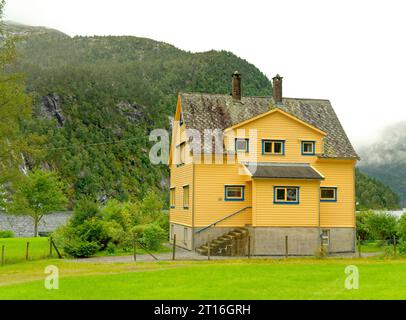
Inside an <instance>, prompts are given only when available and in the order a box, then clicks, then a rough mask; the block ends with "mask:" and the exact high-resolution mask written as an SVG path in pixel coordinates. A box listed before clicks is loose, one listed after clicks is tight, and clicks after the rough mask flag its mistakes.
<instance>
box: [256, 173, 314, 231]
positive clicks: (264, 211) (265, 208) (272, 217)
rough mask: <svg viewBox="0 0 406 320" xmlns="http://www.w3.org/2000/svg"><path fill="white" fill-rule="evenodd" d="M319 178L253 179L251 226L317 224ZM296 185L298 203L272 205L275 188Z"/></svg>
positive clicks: (304, 225) (306, 225) (307, 225)
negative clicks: (253, 197)
mask: <svg viewBox="0 0 406 320" xmlns="http://www.w3.org/2000/svg"><path fill="white" fill-rule="evenodd" d="M319 185H320V184H319V181H307V180H283V181H281V180H276V179H254V181H253V188H254V190H255V191H254V192H255V203H254V208H253V210H254V212H255V213H254V216H255V220H254V221H253V225H254V226H257V227H259V226H272V227H276V226H283V227H310V226H311V227H317V226H318V220H319V218H318V216H319V201H318V192H319ZM276 186H292V187H299V204H274V187H276Z"/></svg>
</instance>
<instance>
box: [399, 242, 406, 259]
mask: <svg viewBox="0 0 406 320" xmlns="http://www.w3.org/2000/svg"><path fill="white" fill-rule="evenodd" d="M397 249H398V252H399V255H400V256H406V241H403V242H401V243H399V244H398V247H397Z"/></svg>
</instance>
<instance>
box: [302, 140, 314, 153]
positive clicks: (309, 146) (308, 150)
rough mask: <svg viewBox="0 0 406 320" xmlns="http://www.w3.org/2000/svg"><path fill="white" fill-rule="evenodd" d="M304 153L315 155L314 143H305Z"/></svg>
mask: <svg viewBox="0 0 406 320" xmlns="http://www.w3.org/2000/svg"><path fill="white" fill-rule="evenodd" d="M303 152H304V153H313V142H304V143H303Z"/></svg>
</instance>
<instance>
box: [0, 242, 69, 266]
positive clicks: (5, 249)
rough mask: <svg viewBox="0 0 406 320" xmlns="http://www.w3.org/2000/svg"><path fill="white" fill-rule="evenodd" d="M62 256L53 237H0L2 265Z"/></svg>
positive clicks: (0, 261) (0, 259)
mask: <svg viewBox="0 0 406 320" xmlns="http://www.w3.org/2000/svg"><path fill="white" fill-rule="evenodd" d="M57 257H58V258H62V255H61V253H60V251H59V250H58V248H57V246H56V245H55V243H54V242H53V240H52V238H48V237H38V238H4V239H0V265H2V266H4V265H7V264H14V263H19V262H24V261H34V260H42V259H49V258H57Z"/></svg>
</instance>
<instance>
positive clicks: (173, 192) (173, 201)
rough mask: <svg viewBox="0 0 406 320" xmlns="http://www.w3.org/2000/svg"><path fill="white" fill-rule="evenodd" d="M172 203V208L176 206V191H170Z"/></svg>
mask: <svg viewBox="0 0 406 320" xmlns="http://www.w3.org/2000/svg"><path fill="white" fill-rule="evenodd" d="M170 203H171V207H174V206H175V189H171V191H170Z"/></svg>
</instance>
